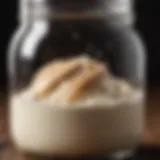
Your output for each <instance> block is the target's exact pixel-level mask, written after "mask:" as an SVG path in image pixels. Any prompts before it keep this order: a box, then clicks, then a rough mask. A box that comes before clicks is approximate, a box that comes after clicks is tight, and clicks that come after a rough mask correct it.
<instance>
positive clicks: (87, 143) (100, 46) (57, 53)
mask: <svg viewBox="0 0 160 160" xmlns="http://www.w3.org/2000/svg"><path fill="white" fill-rule="evenodd" d="M20 15H21V16H20V22H21V24H20V27H19V29H18V30H17V31H16V33H15V34H14V36H13V38H12V41H11V44H10V47H9V56H8V66H9V67H8V68H9V71H8V73H9V81H10V95H9V96H10V135H11V138H12V140H13V143H14V144H15V146H16V148H18V149H19V150H20V151H22V152H24V153H31V154H36V155H40V156H41V155H45V156H67V157H68V156H69V157H72V156H83V155H97V154H98V155H99V154H100V155H107V154H109V155H114V156H115V157H116V153H122V154H118V158H120V157H121V155H122V156H123V157H124V156H126V155H127V153H130V152H132V151H134V150H135V149H136V148H137V146H138V145H139V144H140V142H141V139H142V136H143V129H144V95H145V90H144V87H145V85H144V84H145V54H144V48H143V45H142V42H141V40H140V38H139V36H138V35H137V32H136V31H135V29H134V28H133V22H134V16H133V12H132V1H131V0H112V1H111V0H92V1H91V0H41V1H38V0H32V1H30V0H23V1H22V2H21V12H20ZM71 64H74V65H75V66H77V65H79V66H78V68H76V69H75V68H74V67H75V66H74V65H73V68H72V67H71V69H75V70H74V72H72V74H71V75H69V72H71V71H68V68H69V67H68V66H69V65H71ZM51 65H53V66H51ZM89 65H93V66H92V67H93V68H94V67H95V69H93V68H92V67H91V68H87V67H88V66H89ZM55 66H56V67H55ZM57 66H58V67H57ZM100 66H101V67H100ZM102 66H103V67H102ZM47 67H48V69H46V68H47ZM52 67H53V68H52ZM98 67H99V68H103V70H98V69H97V68H98ZM104 68H105V69H104ZM96 71H97V72H96ZM43 72H46V73H43ZM84 73H85V74H84ZM91 73H93V74H91ZM37 75H38V76H39V77H38V76H37ZM93 75H96V80H95V79H94V76H93ZM97 75H98V76H97ZM83 76H84V77H83ZM37 77H38V78H37ZM86 77H87V78H86ZM36 78H37V79H36ZM58 78H59V79H58ZM80 79H81V80H80ZM84 79H86V80H88V82H89V83H91V85H88V84H87V82H84V84H85V85H82V83H83V81H84ZM74 82H75V83H74ZM76 82H77V83H76ZM78 82H79V83H78ZM73 83H74V85H73ZM55 84H56V85H55ZM47 85H50V86H49V87H48V88H47ZM53 85H54V87H53ZM80 87H82V88H80ZM75 88H76V89H77V88H79V89H77V90H76V89H75ZM45 89H46V90H45ZM80 89H83V91H82V93H81V95H79V96H78V97H76V99H74V101H72V102H71V101H69V98H70V99H73V97H75V94H77V93H79V92H80ZM73 90H74V91H73ZM76 91H77V92H76ZM36 93H37V94H36ZM36 95H40V96H39V97H37V96H36ZM67 98H68V99H67ZM112 153H114V154H112Z"/></svg>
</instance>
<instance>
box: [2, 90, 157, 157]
mask: <svg viewBox="0 0 160 160" xmlns="http://www.w3.org/2000/svg"><path fill="white" fill-rule="evenodd" d="M147 99H148V102H147V116H146V122H147V123H146V128H145V132H144V137H143V141H142V145H141V149H140V150H139V152H138V156H139V158H138V160H141V159H144V160H160V89H159V88H154V89H151V90H150V91H149V95H148V98H147ZM7 113H8V111H7V98H6V93H5V92H0V143H2V142H5V141H8V137H9V136H8V131H7V130H8V128H7V126H8V125H7V124H8V122H7V119H8V118H7ZM153 157H154V158H153ZM135 159H137V158H134V159H133V160H135ZM0 160H23V157H22V156H21V155H20V153H18V151H16V150H15V149H14V148H13V147H12V146H11V145H6V146H3V145H1V144H0Z"/></svg>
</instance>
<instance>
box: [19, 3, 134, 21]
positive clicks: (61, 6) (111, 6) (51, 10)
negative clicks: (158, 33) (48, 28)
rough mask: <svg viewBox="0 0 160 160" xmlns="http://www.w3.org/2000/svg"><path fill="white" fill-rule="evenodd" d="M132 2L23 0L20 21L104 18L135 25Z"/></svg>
mask: <svg viewBox="0 0 160 160" xmlns="http://www.w3.org/2000/svg"><path fill="white" fill-rule="evenodd" d="M132 2H133V1H132V0H21V5H20V19H21V20H22V19H32V20H35V19H48V20H56V19H57V20H74V19H75V20H79V19H95V18H96V19H97V18H104V19H105V20H107V21H115V22H116V21H117V22H118V21H119V22H121V23H129V24H131V23H133V22H134V14H133V3H132Z"/></svg>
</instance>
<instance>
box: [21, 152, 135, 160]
mask: <svg viewBox="0 0 160 160" xmlns="http://www.w3.org/2000/svg"><path fill="white" fill-rule="evenodd" d="M23 155H24V160H75V159H76V160H130V158H132V157H133V156H134V151H133V150H124V151H118V152H113V153H110V154H107V155H106V156H103V155H95V156H93V155H92V156H89V155H88V156H82V157H81V156H78V157H54V156H49V157H48V156H42V155H36V154H30V153H23Z"/></svg>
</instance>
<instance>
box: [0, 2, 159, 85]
mask: <svg viewBox="0 0 160 160" xmlns="http://www.w3.org/2000/svg"><path fill="white" fill-rule="evenodd" d="M0 6H1V11H2V10H3V9H4V8H5V11H2V15H1V16H3V18H2V19H3V22H2V21H1V26H2V29H1V41H2V44H1V47H0V53H1V55H0V56H1V57H0V64H2V65H0V66H1V67H0V73H1V78H0V85H2V86H4V85H6V54H7V53H6V48H7V44H8V42H9V39H10V36H11V35H12V33H13V31H14V30H15V29H16V26H17V25H18V21H17V11H18V0H6V1H1V5H0ZM159 7H160V6H159V5H158V0H154V1H152V0H147V1H146V0H136V5H135V11H136V14H137V21H136V28H137V29H138V31H139V32H140V34H141V37H142V38H143V40H144V42H145V44H146V48H147V55H148V74H147V75H148V76H147V77H148V84H149V86H158V85H160V72H159V69H160V60H159V57H160V56H159V51H160V40H159V37H160V32H159V28H160V23H159V21H160V18H159V13H158V10H159ZM4 15H5V18H4Z"/></svg>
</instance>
